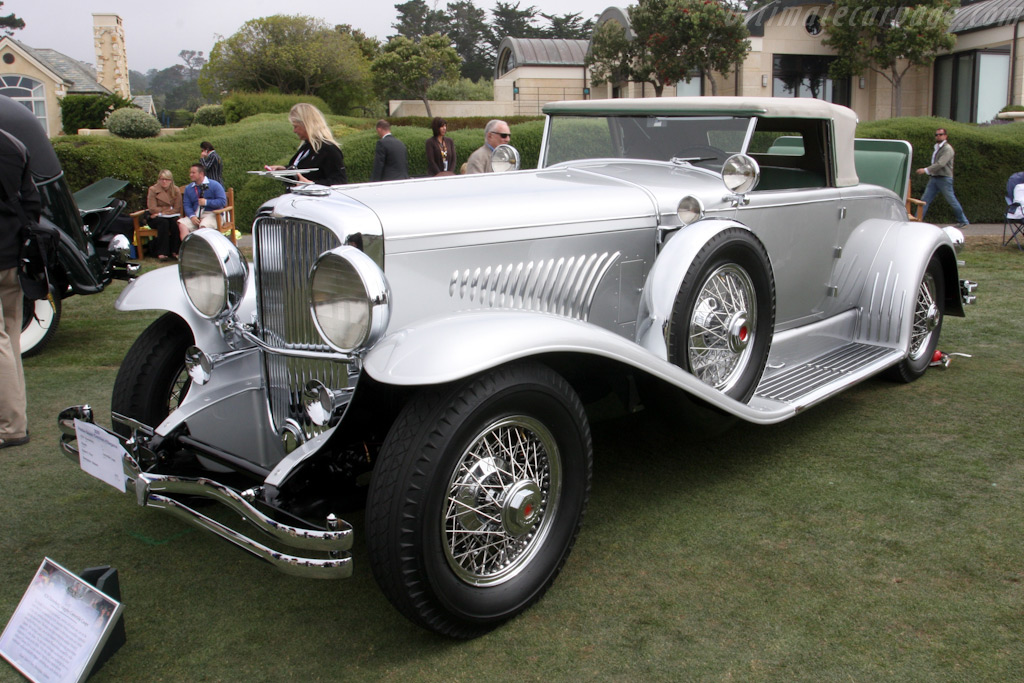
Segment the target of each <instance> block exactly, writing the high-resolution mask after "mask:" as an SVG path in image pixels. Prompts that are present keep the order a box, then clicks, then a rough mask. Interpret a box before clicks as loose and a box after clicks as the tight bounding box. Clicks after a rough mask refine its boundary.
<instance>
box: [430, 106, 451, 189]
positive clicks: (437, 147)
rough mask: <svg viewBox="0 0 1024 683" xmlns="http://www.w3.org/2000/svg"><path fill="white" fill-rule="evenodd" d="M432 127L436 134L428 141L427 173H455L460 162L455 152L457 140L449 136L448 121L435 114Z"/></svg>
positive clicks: (433, 174)
mask: <svg viewBox="0 0 1024 683" xmlns="http://www.w3.org/2000/svg"><path fill="white" fill-rule="evenodd" d="M430 128H431V129H432V130H433V131H434V135H433V136H432V137H429V138H427V142H426V152H427V175H428V176H436V175H455V169H456V168H458V167H459V163H458V157H457V156H456V154H455V141H454V140H452V139H451V138H450V137H448V122H447V121H445V120H444V119H443V118H441V117H440V116H435V117H434V120H433V121H432V122H431V123H430Z"/></svg>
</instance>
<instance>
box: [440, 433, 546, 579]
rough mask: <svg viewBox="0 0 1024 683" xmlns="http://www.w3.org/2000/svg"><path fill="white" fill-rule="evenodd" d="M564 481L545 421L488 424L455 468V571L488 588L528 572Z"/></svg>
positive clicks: (445, 515)
mask: <svg viewBox="0 0 1024 683" xmlns="http://www.w3.org/2000/svg"><path fill="white" fill-rule="evenodd" d="M561 485H562V468H561V457H560V455H559V452H558V446H557V444H556V442H555V439H554V436H553V435H552V434H551V432H550V431H549V430H548V428H547V427H545V426H544V425H543V424H542V423H540V422H538V421H537V420H534V419H533V418H529V417H526V416H514V417H509V418H504V419H501V420H499V421H497V422H494V423H493V424H491V425H489V426H487V427H486V428H485V429H484V430H482V431H481V432H480V434H478V435H477V436H476V438H474V439H473V441H472V443H471V445H470V447H469V448H468V449H466V451H465V453H463V454H462V458H461V460H460V461H459V462H458V464H457V465H456V466H455V470H454V471H453V472H452V477H451V480H450V482H449V485H448V497H447V500H446V502H445V505H444V507H443V509H442V520H441V521H442V524H443V528H442V535H443V538H442V544H443V547H444V551H445V558H446V559H447V561H448V566H449V567H451V569H452V571H454V572H455V575H456V576H458V577H459V578H460V579H462V580H463V581H465V582H466V583H469V584H471V585H474V586H488V585H495V584H498V583H502V582H504V581H507V580H509V579H511V578H512V577H514V576H516V575H517V574H518V573H519V572H521V571H522V570H523V569H524V568H525V567H526V566H527V565H528V564H529V562H530V560H532V559H533V557H534V556H535V555H536V553H537V552H538V550H539V549H540V547H541V546H542V545H543V542H544V539H545V538H547V535H548V533H549V532H550V530H551V526H552V524H553V523H554V520H555V514H556V511H557V507H558V499H559V493H560V491H561Z"/></svg>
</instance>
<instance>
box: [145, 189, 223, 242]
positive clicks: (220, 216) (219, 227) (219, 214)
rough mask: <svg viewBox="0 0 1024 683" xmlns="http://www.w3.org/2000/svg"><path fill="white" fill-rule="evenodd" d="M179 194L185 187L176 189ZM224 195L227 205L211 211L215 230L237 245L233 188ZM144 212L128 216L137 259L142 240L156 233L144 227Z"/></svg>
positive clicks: (154, 235) (146, 226)
mask: <svg viewBox="0 0 1024 683" xmlns="http://www.w3.org/2000/svg"><path fill="white" fill-rule="evenodd" d="M178 191H179V192H184V191H185V186H182V187H179V188H178ZM224 193H225V194H226V195H227V198H228V203H227V205H225V206H224V208H223V209H216V210H214V211H211V213H212V214H213V216H214V218H215V219H216V220H217V230H218V231H220V233H221V234H222V235H224V236H225V237H227V238H228V239H229V240H231V243H232V244H234V245H236V246H237V245H238V240H237V239H235V188H233V187H229V188H227V189H226V190H225V191H224ZM145 214H146V210H145V209H141V210H139V211H135V212H133V213H131V214H129V215H130V216H131V218H132V230H133V235H134V237H133V238H132V243H133V244H134V245H135V250H136V253H137V254H138V255H139V258H142V257H143V252H142V245H143V240H145V239H149V238H151V237H156V235H157V231H156V230H154V229H153V228H151V227H149V226H148V225H146V223H145V222H143V221H144V220H145Z"/></svg>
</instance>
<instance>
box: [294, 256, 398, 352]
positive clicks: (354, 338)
mask: <svg viewBox="0 0 1024 683" xmlns="http://www.w3.org/2000/svg"><path fill="white" fill-rule="evenodd" d="M310 277H311V281H310V292H311V296H312V301H310V308H311V310H312V313H313V322H314V324H315V325H316V327H317V329H318V330H319V331H320V335H321V336H322V337H323V338H324V339H325V340H326V341H327V343H328V344H330V345H331V346H332V347H333V348H334V349H336V350H338V351H341V352H343V353H349V352H351V351H354V350H356V349H360V348H365V347H368V346H372V345H373V344H375V343H376V342H377V340H378V339H380V338H381V337H382V336H383V335H384V332H385V330H387V326H388V320H389V319H390V317H391V293H390V291H389V289H388V284H387V280H385V278H384V273H383V272H382V271H381V269H380V268H378V267H377V264H376V263H374V261H373V259H371V258H370V257H369V256H367V255H366V254H364V253H363V252H361V251H359V250H358V249H356V248H354V247H347V246H346V247H338V248H337V249H333V250H331V251H329V252H326V253H325V254H323V255H322V256H321V257H320V258H319V259H318V260H317V262H316V264H315V265H314V266H313V272H312V275H311V276H310Z"/></svg>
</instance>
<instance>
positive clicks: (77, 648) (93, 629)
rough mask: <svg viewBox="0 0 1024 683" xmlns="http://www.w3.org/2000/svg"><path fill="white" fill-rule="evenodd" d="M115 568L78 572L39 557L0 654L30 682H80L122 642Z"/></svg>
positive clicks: (4, 635) (0, 639) (0, 637)
mask: <svg viewBox="0 0 1024 683" xmlns="http://www.w3.org/2000/svg"><path fill="white" fill-rule="evenodd" d="M119 598H120V588H119V586H118V581H117V571H116V570H114V569H111V568H110V567H93V568H91V569H86V570H85V571H83V572H82V575H81V576H78V575H75V574H73V573H71V572H69V571H68V570H67V569H65V568H64V567H61V566H60V565H59V564H57V563H56V562H54V561H53V560H51V559H50V558H48V557H47V558H45V559H44V560H43V562H42V564H40V565H39V569H38V570H36V574H35V576H34V577H33V578H32V582H31V583H30V584H29V586H28V589H27V590H26V591H25V594H24V596H22V598H21V602H19V603H18V608H17V609H16V610H15V612H14V614H13V615H12V616H11V619H10V621H8V622H7V626H6V627H5V628H4V630H3V633H2V634H0V656H2V657H3V658H4V659H6V660H7V661H8V662H10V663H11V665H12V666H13V667H14V668H15V669H17V670H18V671H20V672H21V673H22V674H23V675H24V676H25V677H26V678H27V679H28V680H30V681H33V682H34V683H42V682H44V681H45V682H46V683H65V682H67V683H82V682H83V681H85V680H86V679H87V678H88V677H89V676H90V675H92V673H93V672H95V671H96V670H97V669H99V667H100V666H102V665H103V663H104V662H105V661H106V660H108V659H109V658H110V657H111V656H112V655H113V654H114V653H115V652H116V651H117V649H118V648H119V647H121V645H123V644H124V642H125V631H124V619H123V618H122V615H121V612H122V609H123V608H122V605H121V602H120V600H119Z"/></svg>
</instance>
